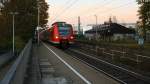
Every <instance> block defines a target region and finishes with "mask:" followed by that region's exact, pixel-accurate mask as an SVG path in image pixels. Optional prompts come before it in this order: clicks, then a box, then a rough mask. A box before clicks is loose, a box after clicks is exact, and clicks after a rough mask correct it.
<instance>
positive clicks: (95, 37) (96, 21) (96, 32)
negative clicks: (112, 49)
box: [94, 15, 98, 41]
mask: <svg viewBox="0 0 150 84" xmlns="http://www.w3.org/2000/svg"><path fill="white" fill-rule="evenodd" d="M94 16H95V20H96V24H95V29H96V30H95V31H96V36H95V39H96V41H97V40H98V39H97V28H96V26H97V15H94Z"/></svg>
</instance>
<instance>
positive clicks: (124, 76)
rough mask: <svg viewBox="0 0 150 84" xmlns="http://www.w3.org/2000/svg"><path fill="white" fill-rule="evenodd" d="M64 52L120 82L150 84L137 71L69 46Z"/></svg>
mask: <svg viewBox="0 0 150 84" xmlns="http://www.w3.org/2000/svg"><path fill="white" fill-rule="evenodd" d="M65 52H66V53H68V54H70V55H71V56H73V57H74V58H75V59H78V60H80V61H82V62H84V63H86V64H87V65H89V66H90V67H92V68H95V69H96V70H98V71H100V72H103V73H104V74H106V75H108V76H110V77H111V78H113V79H115V80H117V81H118V82H120V83H121V84H150V81H149V79H147V78H145V77H143V76H142V75H140V74H138V73H135V72H132V71H130V70H127V69H125V68H122V67H119V66H116V65H113V64H111V63H109V62H106V61H103V60H101V59H98V58H96V57H95V56H92V55H88V54H85V53H83V52H81V50H77V49H73V48H70V49H68V50H66V51H65Z"/></svg>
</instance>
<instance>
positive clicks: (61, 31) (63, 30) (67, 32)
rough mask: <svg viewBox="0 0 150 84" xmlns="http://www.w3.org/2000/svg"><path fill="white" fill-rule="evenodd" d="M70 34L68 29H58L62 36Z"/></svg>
mask: <svg viewBox="0 0 150 84" xmlns="http://www.w3.org/2000/svg"><path fill="white" fill-rule="evenodd" d="M69 32H70V27H59V34H60V35H62V36H66V35H68V34H69Z"/></svg>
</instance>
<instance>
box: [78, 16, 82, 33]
mask: <svg viewBox="0 0 150 84" xmlns="http://www.w3.org/2000/svg"><path fill="white" fill-rule="evenodd" d="M80 28H81V22H80V16H78V34H79V35H80V34H81V29H80Z"/></svg>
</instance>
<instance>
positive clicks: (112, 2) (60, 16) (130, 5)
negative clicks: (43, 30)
mask: <svg viewBox="0 0 150 84" xmlns="http://www.w3.org/2000/svg"><path fill="white" fill-rule="evenodd" d="M46 2H47V3H48V4H49V10H48V13H49V18H48V21H49V22H48V24H51V23H53V22H56V21H65V22H67V23H71V24H74V25H77V23H78V16H80V18H81V24H82V25H87V24H95V23H96V18H95V15H96V16H97V17H98V23H99V24H101V23H104V21H108V18H109V17H114V16H115V17H116V19H117V22H119V23H135V22H136V21H137V20H138V12H137V11H138V5H137V3H136V0H46Z"/></svg>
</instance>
